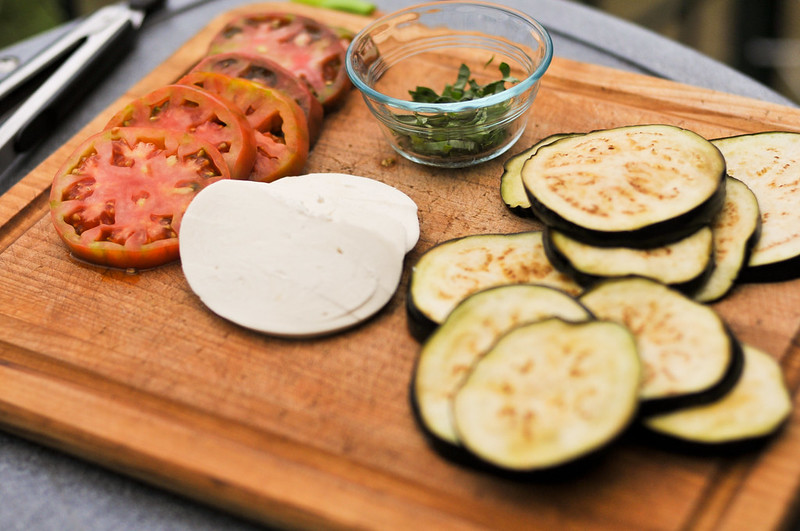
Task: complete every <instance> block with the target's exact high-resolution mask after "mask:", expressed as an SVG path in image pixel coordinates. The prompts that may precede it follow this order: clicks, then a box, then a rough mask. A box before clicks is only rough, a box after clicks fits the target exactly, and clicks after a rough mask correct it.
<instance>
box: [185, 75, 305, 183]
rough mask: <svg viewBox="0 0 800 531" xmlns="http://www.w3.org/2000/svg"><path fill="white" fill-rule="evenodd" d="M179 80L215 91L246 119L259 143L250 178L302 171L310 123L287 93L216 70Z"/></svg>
mask: <svg viewBox="0 0 800 531" xmlns="http://www.w3.org/2000/svg"><path fill="white" fill-rule="evenodd" d="M178 83H182V84H187V85H194V86H196V87H200V88H202V89H204V90H207V91H208V92H211V93H212V94H216V95H217V96H219V97H220V98H223V99H225V100H226V101H229V102H231V103H232V104H233V105H235V106H236V107H237V108H238V109H239V110H240V111H241V112H242V114H244V116H245V118H247V121H248V123H249V124H250V126H251V127H253V129H254V130H255V134H256V146H257V149H256V160H255V164H254V166H253V171H252V173H251V174H250V180H251V181H262V182H271V181H274V180H275V179H278V178H280V177H286V176H287V175H297V174H299V173H300V172H301V171H302V169H303V167H304V166H305V164H306V159H307V158H308V143H309V142H308V126H307V125H306V117H305V114H303V110H302V109H301V108H300V106H299V105H298V104H297V103H296V102H295V101H294V100H293V99H291V98H290V97H289V96H288V95H286V94H284V93H282V92H281V91H279V90H277V89H269V88H267V87H265V86H264V85H262V84H260V83H256V82H254V81H249V80H247V79H241V78H235V77H231V76H226V75H225V74H219V73H216V72H192V73H189V74H187V75H186V76H184V77H183V78H181V79H180V80H178Z"/></svg>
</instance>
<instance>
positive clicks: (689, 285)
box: [542, 227, 714, 297]
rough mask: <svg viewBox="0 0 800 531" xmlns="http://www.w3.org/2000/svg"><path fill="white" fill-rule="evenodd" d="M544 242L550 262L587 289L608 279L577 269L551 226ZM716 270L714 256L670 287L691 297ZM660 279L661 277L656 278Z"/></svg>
mask: <svg viewBox="0 0 800 531" xmlns="http://www.w3.org/2000/svg"><path fill="white" fill-rule="evenodd" d="M542 241H543V243H544V252H545V254H546V255H547V259H548V260H550V263H552V264H553V267H555V268H556V269H558V270H559V271H561V272H562V273H564V274H565V275H568V276H570V277H572V279H573V280H575V282H577V283H578V284H580V285H581V286H582V287H584V288H586V289H590V288H591V287H592V286H593V285H595V284H596V283H598V282H602V281H603V280H606V279H607V278H608V277H604V276H597V275H591V274H588V273H584V272H582V271H579V270H578V269H576V268H575V267H574V266H573V265H572V262H570V261H569V260H568V259H567V257H566V256H564V254H563V253H561V252H560V251H559V249H558V247H557V246H556V245H554V244H553V241H552V237H551V228H550V227H546V228H545V230H544V237H543V239H542ZM713 272H714V260H713V257H712V259H711V260H709V261H708V265H707V266H706V268H705V269H704V270H703V271H702V272H701V273H700V274H699V275H698V276H696V277H694V278H692V279H689V280H687V281H686V282H681V283H678V284H668V285H669V286H670V287H672V288H675V289H676V290H677V291H680V292H681V293H683V294H684V295H687V296H689V297H691V296H692V295H693V294H694V293H696V292H697V290H699V289H700V288H701V287H702V286H703V284H705V282H706V281H707V280H708V278H709V277H710V276H711V273H713ZM655 280H660V279H655Z"/></svg>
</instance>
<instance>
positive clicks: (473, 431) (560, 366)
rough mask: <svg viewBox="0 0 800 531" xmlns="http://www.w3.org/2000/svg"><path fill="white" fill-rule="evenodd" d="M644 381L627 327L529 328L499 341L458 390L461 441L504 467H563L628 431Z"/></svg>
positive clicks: (556, 322) (554, 322)
mask: <svg viewBox="0 0 800 531" xmlns="http://www.w3.org/2000/svg"><path fill="white" fill-rule="evenodd" d="M640 377H641V365H640V362H639V357H638V354H637V350H636V343H635V339H634V337H633V335H632V334H631V333H630V331H629V330H628V329H627V328H625V327H624V326H621V325H619V324H617V323H612V322H608V321H587V322H582V323H568V322H565V321H562V320H560V319H557V318H554V319H548V320H544V321H540V322H537V323H533V324H529V325H523V326H520V327H517V328H515V329H513V330H512V331H511V332H509V333H508V334H506V335H504V336H503V337H501V338H500V339H499V340H498V342H497V343H496V344H495V346H494V347H492V348H491V349H490V350H489V352H488V353H487V354H486V355H485V356H484V357H483V358H482V359H481V360H480V361H478V362H477V363H476V364H475V366H474V367H473V369H472V371H471V372H470V373H469V376H468V377H467V378H466V380H465V382H464V384H463V385H462V386H461V387H460V388H459V390H458V392H457V393H456V395H455V398H454V399H453V418H454V419H455V425H456V429H457V432H458V437H459V439H460V440H461V442H462V444H463V445H464V447H465V448H466V449H467V450H468V451H469V452H471V454H473V455H474V456H476V457H477V458H478V459H480V460H483V461H484V462H486V463H488V464H490V465H492V466H494V467H497V468H498V469H499V470H504V471H514V472H525V473H528V472H533V471H539V470H545V469H551V468H553V467H559V466H561V465H564V464H566V463H569V462H572V461H574V460H576V459H578V458H582V457H585V456H587V455H589V454H592V453H594V452H596V451H597V450H599V449H600V448H603V447H605V446H606V445H607V444H608V443H609V442H610V441H612V440H614V439H615V438H616V437H617V436H618V435H619V434H621V433H622V432H623V431H625V429H626V428H627V427H628V426H629V424H630V423H631V421H632V419H633V418H634V416H635V413H636V411H637V405H638V397H637V393H638V389H639V382H640Z"/></svg>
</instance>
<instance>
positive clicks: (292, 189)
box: [269, 173, 419, 252]
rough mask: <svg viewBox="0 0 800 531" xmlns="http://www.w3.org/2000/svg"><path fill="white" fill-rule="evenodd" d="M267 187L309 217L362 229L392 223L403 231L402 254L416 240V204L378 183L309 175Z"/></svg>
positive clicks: (346, 176)
mask: <svg viewBox="0 0 800 531" xmlns="http://www.w3.org/2000/svg"><path fill="white" fill-rule="evenodd" d="M269 186H270V188H272V190H273V192H275V193H280V194H282V195H283V196H284V197H286V198H287V199H288V200H291V201H298V202H300V203H301V204H302V205H303V206H304V207H305V208H307V209H308V210H309V211H310V212H312V213H315V214H317V215H321V216H330V217H332V218H333V219H338V220H342V221H346V222H350V223H353V224H356V225H360V226H362V227H368V228H369V227H372V226H373V225H374V223H375V221H376V219H385V218H390V219H394V220H395V221H397V222H398V223H400V224H401V225H402V227H403V229H404V231H405V235H404V242H405V252H408V251H410V250H411V249H413V248H414V246H415V245H416V244H417V241H418V240H419V219H418V217H417V204H416V203H415V202H414V201H413V200H412V199H411V198H410V197H408V196H407V195H406V194H404V193H403V192H401V191H400V190H398V189H397V188H394V187H392V186H389V185H388V184H384V183H382V182H380V181H376V180H374V179H370V178H367V177H360V176H358V175H349V174H346V173H309V174H306V175H298V176H296V177H284V178H282V179H278V180H277V181H274V182H272V183H270V185H269ZM284 194H285V195H284Z"/></svg>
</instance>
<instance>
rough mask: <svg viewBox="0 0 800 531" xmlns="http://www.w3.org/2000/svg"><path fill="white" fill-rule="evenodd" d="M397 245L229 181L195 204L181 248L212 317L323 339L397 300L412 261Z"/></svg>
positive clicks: (259, 187)
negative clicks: (407, 263)
mask: <svg viewBox="0 0 800 531" xmlns="http://www.w3.org/2000/svg"><path fill="white" fill-rule="evenodd" d="M343 217H347V216H343ZM381 224H384V225H387V226H390V227H396V226H397V223H396V222H393V221H392V220H388V221H387V220H381V221H376V226H379V225H381ZM394 238H395V236H391V237H386V236H384V235H383V234H382V233H381V232H380V231H379V230H369V229H366V228H364V227H360V226H358V225H354V224H352V223H347V222H346V221H342V220H341V219H337V216H319V215H315V214H314V213H313V212H311V211H309V210H308V209H306V208H302V207H301V206H299V205H298V204H297V203H296V202H292V201H287V200H286V198H285V197H282V196H281V194H275V193H273V192H272V190H271V186H270V185H267V184H264V183H257V182H250V181H234V180H224V181H219V182H217V183H214V184H213V185H211V186H209V187H207V188H206V189H204V190H202V193H200V194H198V195H197V196H196V197H195V198H194V200H193V201H192V202H191V203H190V205H189V207H188V208H187V210H186V214H185V215H184V217H183V220H182V224H181V232H180V238H179V241H180V253H181V262H182V267H183V272H184V274H185V276H186V279H187V281H188V283H189V286H190V287H191V289H192V290H193V291H194V292H195V293H196V294H197V295H198V297H199V298H200V299H201V300H202V301H203V303H204V304H206V305H207V306H208V308H209V309H210V310H211V311H213V312H214V313H216V314H218V315H220V316H221V317H224V318H226V319H229V320H231V321H233V322H235V323H237V324H239V325H241V326H244V327H247V328H250V329H253V330H257V331H259V332H264V333H267V334H273V335H279V336H315V335H321V334H327V333H331V332H334V331H338V330H341V329H344V328H347V327H350V326H353V325H355V324H357V323H359V322H361V321H363V320H364V319H367V318H368V317H370V316H372V315H373V314H374V313H376V312H377V311H378V310H380V309H381V308H382V307H383V306H384V305H385V304H386V303H387V302H388V301H389V299H391V297H392V295H393V294H394V293H395V291H396V289H397V286H398V284H399V282H400V276H401V274H402V266H403V257H404V252H403V247H402V246H401V245H399V244H398V243H397V241H396V240H395V239H394Z"/></svg>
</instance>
